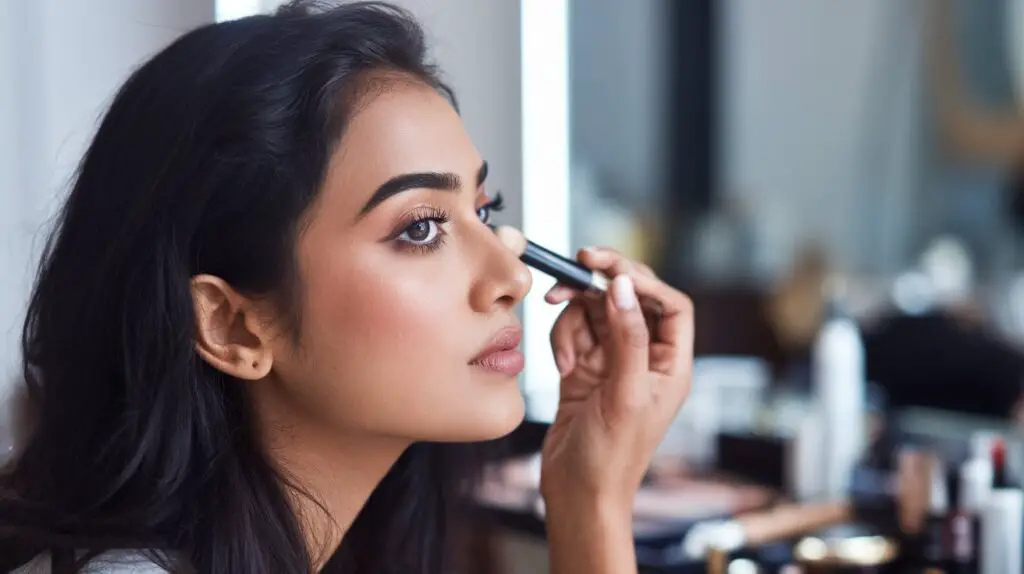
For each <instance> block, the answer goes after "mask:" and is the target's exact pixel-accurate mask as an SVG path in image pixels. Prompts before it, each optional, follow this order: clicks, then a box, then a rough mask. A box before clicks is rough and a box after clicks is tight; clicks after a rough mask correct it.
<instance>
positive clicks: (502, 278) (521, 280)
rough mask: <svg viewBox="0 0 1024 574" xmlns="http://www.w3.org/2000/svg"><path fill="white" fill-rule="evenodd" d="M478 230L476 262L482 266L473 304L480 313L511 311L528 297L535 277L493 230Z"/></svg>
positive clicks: (474, 286)
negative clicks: (501, 310)
mask: <svg viewBox="0 0 1024 574" xmlns="http://www.w3.org/2000/svg"><path fill="white" fill-rule="evenodd" d="M477 227H478V229H477V231H476V232H475V233H477V234H479V237H475V238H474V243H475V244H476V245H478V246H479V249H478V252H477V253H476V255H475V257H474V259H475V260H476V261H478V262H479V266H478V267H477V269H478V272H477V275H476V277H475V279H474V282H473V288H472V289H471V290H470V304H471V306H472V307H473V310H474V311H477V312H479V313H491V312H493V311H495V310H500V309H511V308H512V307H514V306H516V305H518V304H519V303H520V302H521V301H522V300H523V298H524V297H526V294H527V293H529V291H530V287H532V286H533V276H532V275H531V274H530V270H529V269H527V267H526V264H524V263H523V262H522V261H520V260H519V255H518V254H516V253H515V252H513V251H512V250H511V249H509V247H507V246H506V245H505V244H503V243H502V242H501V240H499V239H498V236H497V235H495V234H494V233H493V232H492V231H491V230H490V228H488V227H486V226H483V225H480V226H477Z"/></svg>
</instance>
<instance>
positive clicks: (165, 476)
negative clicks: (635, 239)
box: [0, 3, 692, 574]
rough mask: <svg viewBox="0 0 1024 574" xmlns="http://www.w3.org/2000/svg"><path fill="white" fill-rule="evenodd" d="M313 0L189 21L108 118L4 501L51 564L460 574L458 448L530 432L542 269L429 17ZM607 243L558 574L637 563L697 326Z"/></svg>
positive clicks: (569, 464)
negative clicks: (521, 383) (518, 233)
mask: <svg viewBox="0 0 1024 574" xmlns="http://www.w3.org/2000/svg"><path fill="white" fill-rule="evenodd" d="M311 6H312V5H307V4H304V3H297V4H292V5H289V6H286V7H285V8H283V9H282V10H281V11H280V12H279V13H277V14H275V15H273V16H257V17H252V18H247V19H243V20H239V21H234V22H228V23H222V24H216V25H210V26H206V27H203V28H201V29H198V30H196V31H193V32H191V33H189V34H187V35H185V36H184V37H183V38H181V39H180V40H178V41H177V42H175V43H174V44H173V45H172V46H170V47H169V48H167V49H166V50H164V51H163V52H161V53H160V54H158V55H157V56H155V57H154V58H153V59H152V60H151V61H149V62H148V63H147V64H145V65H144V66H142V67H141V68H140V69H139V70H138V71H137V72H136V73H134V74H133V75H132V77H131V78H130V79H129V80H128V82H127V83H126V84H125V86H124V87H123V88H122V89H121V91H120V92H119V93H118V95H117V97H116V98H115V100H114V102H113V104H112V106H111V108H110V110H109V112H108V113H107V115H106V117H105V118H104V120H103V121H102V123H101V125H100V128H99V130H98V132H97V134H96V136H95V139H94V141H93V142H92V144H91V146H90V148H89V150H88V152H87V153H86V156H85V158H84V160H83V161H82V164H81V167H80V169H79V172H78V174H77V179H76V182H75V184H74V187H73V189H72V191H71V194H70V196H69V198H68V199H67V202H66V204H65V205H64V207H63V210H62V211H61V213H60V217H59V220H58V222H57V226H56V230H55V231H54V235H53V237H52V238H51V240H50V242H49V244H48V248H47V250H46V254H45V257H44V259H43V262H42V265H41V269H40V272H39V276H38V281H37V284H36V287H35V291H34V293H33V295H32V299H31V304H30V307H29V312H28V318H27V321H26V326H25V332H24V350H23V351H24V359H25V376H26V378H27V380H28V383H29V398H30V400H31V403H32V407H33V408H32V412H31V413H30V414H31V417H30V418H31V419H32V424H33V428H32V432H31V435H30V438H29V440H28V441H27V444H25V446H24V448H23V449H22V452H21V454H20V456H19V457H18V458H17V460H16V463H15V464H14V465H13V467H12V468H11V469H10V470H9V472H8V473H7V474H6V475H5V476H4V478H3V482H2V487H3V490H2V491H0V536H2V540H3V547H2V548H3V553H2V554H0V555H2V556H4V557H9V556H10V557H13V558H10V559H9V560H10V561H11V562H14V563H18V564H22V563H25V562H28V564H29V566H25V567H23V568H25V569H26V570H24V571H50V569H52V571H54V572H78V571H81V570H80V568H82V567H83V565H84V567H85V568H86V570H85V571H92V572H115V571H133V570H130V569H131V568H144V567H149V568H150V569H151V570H152V571H164V570H166V571H170V572H202V573H274V574H282V573H292V572H295V573H298V572H310V571H318V570H324V571H338V572H374V573H376V572H394V573H399V572H401V573H440V572H442V569H443V567H444V564H445V552H446V550H447V547H448V544H449V542H450V540H449V536H448V534H449V533H450V530H451V526H452V521H453V520H454V518H455V514H454V511H457V510H458V505H457V504H456V500H457V499H456V496H457V495H459V494H461V493H463V492H464V491H465V489H466V488H467V484H466V483H463V482H453V483H449V482H446V480H445V479H446V476H445V475H446V473H447V472H448V471H451V470H452V469H454V468H456V467H457V465H456V464H454V462H453V461H457V460H458V456H457V455H456V454H454V453H455V451H456V449H458V448H459V447H457V446H455V445H454V444H448V443H469V442H474V441H483V440H487V439H493V438H496V437H499V436H501V435H503V434H505V433H508V432H509V431H511V430H512V429H513V428H514V427H516V426H517V424H518V423H519V422H520V419H521V417H522V415H523V403H522V399H521V397H520V395H519V391H518V387H517V384H516V375H517V373H518V372H519V371H520V370H521V367H522V364H521V363H522V356H521V355H520V354H519V353H518V352H517V351H515V350H514V349H515V347H516V345H517V344H518V342H519V336H520V328H519V326H518V323H517V321H516V318H515V315H514V312H513V308H514V306H515V305H516V304H517V303H519V301H520V300H521V299H522V298H523V296H524V295H525V294H526V292H527V290H528V289H529V288H530V275H529V273H528V271H527V270H526V269H525V268H524V267H523V265H522V264H521V263H520V262H519V261H518V259H517V257H516V256H515V254H514V253H513V252H512V251H511V250H510V249H508V248H507V247H506V246H505V245H503V244H502V243H501V242H500V241H499V239H498V238H497V236H496V235H495V234H493V233H492V232H491V230H490V229H489V228H488V227H487V225H485V223H486V222H487V220H488V218H489V216H490V212H491V211H492V210H493V209H495V208H497V207H498V205H497V203H500V202H499V201H498V200H497V199H496V198H495V197H492V196H490V195H488V194H487V193H486V192H485V186H484V180H485V178H486V176H487V167H486V163H484V162H483V160H482V158H481V157H480V156H479V154H478V153H477V151H476V149H475V148H474V146H473V144H472V142H471V141H470V140H469V138H468V136H467V134H466V132H465V131H464V129H463V127H462V124H461V122H460V120H459V117H458V115H457V113H456V111H455V109H454V101H453V98H452V95H451V92H450V91H449V90H448V89H447V88H446V87H445V86H444V85H443V84H442V83H441V82H440V80H439V79H438V74H437V71H436V70H435V69H434V68H433V67H432V66H431V65H429V64H428V63H426V62H425V60H424V45H423V37H422V33H421V31H420V29H419V28H418V27H417V25H416V24H415V23H414V21H413V20H411V19H410V18H409V16H408V15H406V14H405V13H403V12H401V11H400V10H398V9H396V8H393V7H390V6H388V5H386V4H378V3H359V4H347V5H343V6H341V7H338V8H335V9H331V10H320V11H318V10H316V9H314V8H312V7H311ZM581 257H582V260H583V262H584V263H585V264H587V265H589V266H591V267H593V268H595V269H601V270H603V271H605V272H607V273H609V274H612V275H616V279H615V281H614V288H613V294H612V295H613V296H610V297H607V298H603V299H592V298H589V297H586V298H585V297H582V296H575V294H574V293H573V292H571V291H569V290H568V289H566V288H564V287H556V288H555V289H554V290H553V291H552V292H551V293H550V294H549V295H548V300H549V301H550V302H551V303H561V302H564V301H566V300H569V299H571V300H572V301H571V302H570V304H569V305H567V306H566V309H565V311H564V313H563V315H562V316H561V318H560V319H559V321H558V323H557V325H556V327H555V328H554V331H553V333H552V342H553V347H554V350H555V356H556V358H557V362H558V365H559V367H560V370H561V373H562V376H563V380H562V388H563V397H562V404H561V408H560V411H559V414H558V418H557V420H556V422H555V424H554V425H553V427H552V428H551V430H550V432H549V435H548V438H547V442H546V445H545V448H544V453H543V478H542V490H543V494H544V496H545V500H546V502H547V510H548V512H547V522H548V528H549V536H550V542H551V549H552V550H551V562H552V568H553V571H554V572H556V573H557V572H561V573H569V572H597V573H599V572H615V573H621V572H628V571H631V570H633V569H635V564H634V560H633V555H632V552H633V550H632V540H631V529H630V512H631V504H632V496H633V494H634V492H635V489H636V488H637V487H638V485H639V483H640V480H641V477H642V475H643V473H644V470H645V466H646V464H647V462H648V460H649V458H650V456H651V453H652V452H653V449H654V447H655V445H656V443H657V442H658V441H659V439H660V437H661V435H662V433H663V431H664V429H665V428H666V426H667V424H668V422H669V421H670V420H671V418H672V416H673V414H674V413H675V411H676V409H677V408H678V407H679V405H680V403H681V401H682V400H683V398H684V396H685V394H686V391H687V387H688V383H689V370H690V362H691V361H690V353H691V350H690V349H691V340H692V327H691V325H692V319H691V313H690V311H689V306H688V303H687V301H686V299H685V297H683V296H682V295H681V294H679V293H677V292H676V291H674V290H672V289H670V288H669V287H667V286H665V285H664V284H663V283H661V282H660V281H658V280H657V279H656V278H655V277H654V276H653V275H652V274H651V273H650V271H649V270H647V269H646V268H644V267H642V266H639V265H634V264H631V263H630V262H628V261H626V260H624V259H623V258H621V257H620V256H619V255H617V254H615V253H614V252H611V251H607V250H591V251H586V252H584V253H583V254H582V255H581ZM634 286H635V288H634ZM637 293H639V295H640V296H642V297H648V298H651V299H654V300H656V301H657V303H658V304H659V305H660V307H661V316H660V319H659V320H658V322H657V323H656V324H652V325H651V329H650V330H649V329H648V326H647V324H646V323H645V321H644V317H643V314H642V313H641V311H640V310H639V305H638V304H637ZM445 444H448V446H444V445H445ZM332 556H333V558H332ZM0 566H9V567H14V564H0ZM33 568H34V569H35V570H33ZM118 568H122V570H118ZM126 568H127V569H128V570H124V569H126ZM156 568H159V570H156Z"/></svg>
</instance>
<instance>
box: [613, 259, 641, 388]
mask: <svg viewBox="0 0 1024 574" xmlns="http://www.w3.org/2000/svg"><path fill="white" fill-rule="evenodd" d="M609 295H610V296H608V297H605V306H606V312H607V314H608V327H609V331H610V333H609V335H610V336H609V337H608V340H609V343H610V347H611V348H610V351H611V353H610V355H611V356H610V357H609V358H610V359H611V369H612V370H611V375H612V379H613V383H612V384H614V385H619V386H621V385H626V386H630V385H635V384H637V382H638V381H639V380H640V378H641V377H642V376H643V375H645V374H647V368H648V360H649V355H650V351H649V349H648V345H649V344H650V335H649V334H648V331H647V322H646V321H645V320H644V314H643V311H642V310H641V308H640V303H639V301H638V299H637V296H636V288H635V287H634V285H633V279H632V278H631V277H630V276H629V275H627V274H625V273H622V274H619V275H617V276H616V277H615V279H614V280H612V283H611V293H609ZM618 390H624V391H625V392H626V394H628V393H629V392H631V389H618ZM615 394H620V393H618V392H616V393H615Z"/></svg>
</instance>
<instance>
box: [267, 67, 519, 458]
mask: <svg viewBox="0 0 1024 574" xmlns="http://www.w3.org/2000/svg"><path fill="white" fill-rule="evenodd" d="M357 110H358V111H357V113H356V115H355V116H354V117H353V118H352V120H351V122H350V123H349V125H348V127H347V129H346V132H345V134H344V136H343V138H342V141H341V143H340V145H339V146H338V150H339V151H338V152H337V153H336V154H335V156H334V157H333V158H332V161H331V164H330V166H329V170H328V174H327V177H326V181H325V185H324V187H323V189H322V190H321V192H320V196H319V197H318V199H317V201H316V203H315V204H314V205H313V207H312V208H311V213H310V215H309V222H308V225H307V226H306V227H304V228H303V231H302V234H301V236H300V238H299V240H298V244H297V251H298V262H299V272H300V276H301V277H302V289H303V293H302V297H303V299H302V321H301V332H300V344H299V345H298V346H296V345H294V344H293V343H292V341H293V339H291V338H290V337H279V338H278V339H276V340H275V341H274V342H273V346H274V347H273V357H274V359H273V374H272V377H270V378H271V380H273V381H274V383H273V385H272V386H273V388H274V389H275V391H274V394H275V396H276V397H277V400H278V401H280V400H284V401H287V402H288V403H289V409H290V410H292V409H298V410H299V411H300V413H301V414H302V415H303V416H304V417H309V419H307V420H310V419H311V420H312V421H316V422H317V423H318V424H326V425H329V427H330V428H332V429H334V430H337V431H338V432H358V433H367V432H369V433H373V434H382V435H386V436H391V437H400V438H406V439H411V440H430V441H469V440H481V439H488V438H494V437H497V436H500V435H503V434H505V433H507V432H509V431H511V430H512V429H513V428H515V426H516V425H517V424H518V423H519V422H520V421H521V419H522V416H523V402H522V397H521V395H520V393H519V388H518V384H517V374H518V372H519V371H520V370H521V369H522V365H521V361H522V355H520V354H518V351H516V352H511V353H510V352H503V353H497V354H491V355H490V356H489V357H488V358H487V359H486V360H484V361H482V362H480V361H477V359H480V358H481V357H482V356H483V355H487V354H488V353H489V349H490V351H494V350H495V349H498V350H501V349H507V348H510V347H515V346H516V345H517V344H518V338H519V334H520V328H519V322H518V320H517V318H516V316H515V314H514V307H515V305H516V304H518V303H519V302H520V301H521V300H522V298H523V297H524V296H525V294H526V292H527V291H528V290H529V289H530V285H531V277H530V273H529V271H528V270H527V269H526V268H525V266H524V265H523V264H522V263H521V262H520V261H519V260H518V259H517V258H516V256H515V255H514V254H513V253H512V252H511V251H510V250H509V249H507V248H506V247H505V246H503V245H502V244H501V243H500V242H499V240H498V239H497V237H496V236H495V235H494V234H493V232H492V231H491V230H490V229H489V228H488V227H487V226H486V225H485V224H484V222H483V221H482V219H486V217H485V214H486V212H487V209H486V206H487V205H488V203H489V202H491V200H492V199H493V197H492V196H490V195H488V194H487V192H486V190H485V184H484V179H485V177H486V175H487V173H486V171H487V170H486V164H485V163H484V161H483V158H481V157H480V154H479V153H478V152H477V150H476V148H475V147H474V146H473V143H472V142H471V141H470V139H469V136H468V134H467V133H466V131H465V129H464V128H463V126H462V122H461V120H460V118H459V116H458V115H457V114H456V112H455V110H454V109H453V108H452V107H451V105H450V104H449V103H448V102H447V101H446V100H445V99H443V98H442V97H441V96H440V95H438V94H437V93H436V92H435V91H434V90H433V89H431V88H429V87H427V86H425V85H419V84H414V83H402V84H398V85H395V86H392V88H391V89H389V90H387V91H386V92H384V93H383V94H381V95H377V96H374V97H373V98H372V99H371V100H369V101H368V102H364V104H363V105H362V106H359V107H358V108H357ZM482 216H484V217H482Z"/></svg>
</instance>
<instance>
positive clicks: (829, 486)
mask: <svg viewBox="0 0 1024 574" xmlns="http://www.w3.org/2000/svg"><path fill="white" fill-rule="evenodd" d="M841 294H842V290H841V284H840V283H837V282H835V281H833V282H831V283H830V285H829V289H828V291H827V297H828V304H827V310H826V317H825V321H824V323H823V325H822V327H821V331H820V332H819V333H818V337H817V340H816V341H815V342H814V347H813V350H812V363H813V370H812V374H813V375H812V376H813V384H814V392H815V400H816V402H817V405H818V408H819V410H820V413H821V423H822V425H821V430H822V444H821V448H822V451H821V452H822V455H821V464H822V474H821V480H822V484H821V488H820V495H821V496H822V497H823V498H825V499H830V500H835V499H842V498H846V497H847V496H848V494H849V491H850V482H851V479H852V476H853V471H854V467H855V466H856V464H857V462H858V461H859V460H860V459H861V456H862V455H863V453H864V446H865V442H866V440H865V431H864V426H865V425H864V409H865V406H864V405H865V393H866V386H867V385H866V382H865V375H864V344H863V342H862V340H861V334H860V329H859V328H858V327H857V323H856V322H855V321H854V320H853V319H852V318H850V317H849V316H848V315H846V314H845V313H843V312H842V308H841V305H840V304H839V300H840V297H841Z"/></svg>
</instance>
